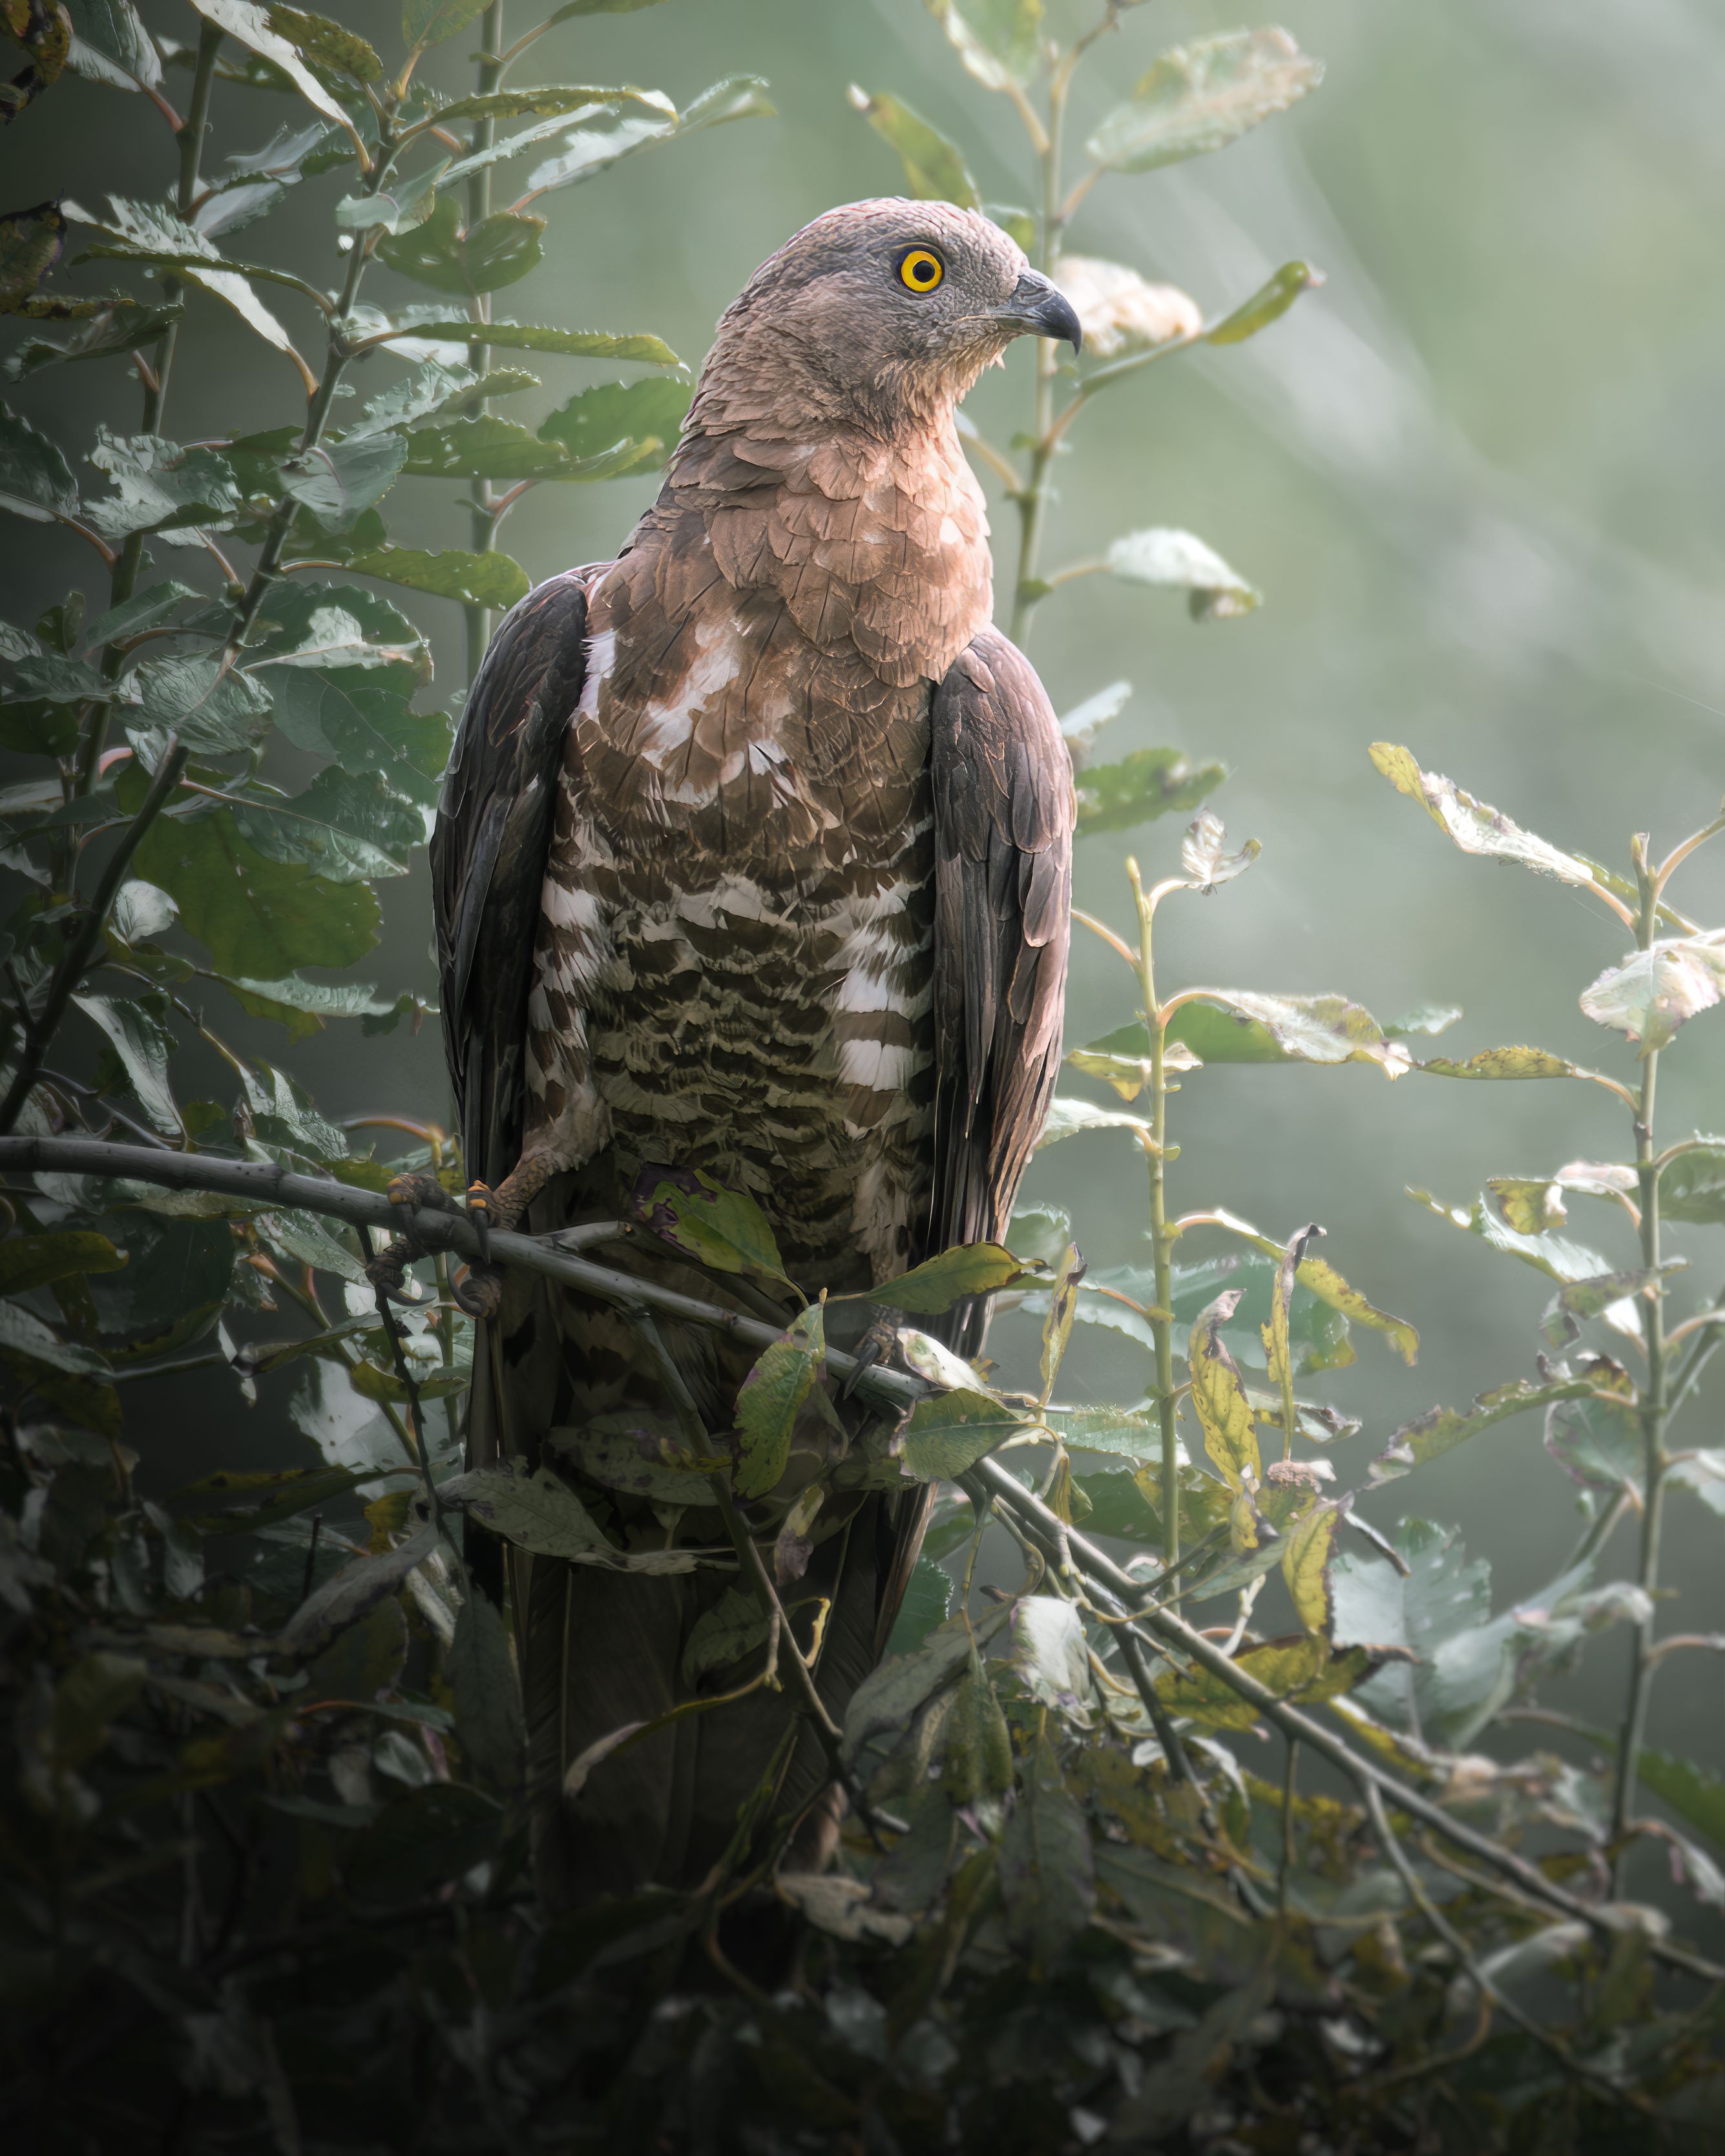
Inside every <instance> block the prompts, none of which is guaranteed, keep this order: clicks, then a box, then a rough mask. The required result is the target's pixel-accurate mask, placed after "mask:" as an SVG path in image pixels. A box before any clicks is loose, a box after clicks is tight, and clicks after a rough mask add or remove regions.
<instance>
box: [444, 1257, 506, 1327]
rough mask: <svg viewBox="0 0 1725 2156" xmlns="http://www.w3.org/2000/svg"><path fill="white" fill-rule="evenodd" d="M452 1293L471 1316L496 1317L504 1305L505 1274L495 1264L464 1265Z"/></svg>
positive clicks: (453, 1283) (451, 1284) (451, 1286)
mask: <svg viewBox="0 0 1725 2156" xmlns="http://www.w3.org/2000/svg"><path fill="white" fill-rule="evenodd" d="M450 1293H451V1295H452V1296H454V1297H455V1299H456V1302H457V1303H458V1304H459V1305H460V1306H461V1308H462V1309H463V1310H465V1311H466V1313H467V1315H468V1317H496V1316H497V1312H499V1311H500V1310H501V1309H502V1306H503V1276H502V1273H501V1272H500V1271H499V1270H497V1267H496V1266H495V1265H463V1266H462V1267H461V1269H460V1270H459V1271H457V1272H456V1274H455V1276H453V1278H452V1279H451V1281H450Z"/></svg>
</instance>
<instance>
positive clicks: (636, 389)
mask: <svg viewBox="0 0 1725 2156" xmlns="http://www.w3.org/2000/svg"><path fill="white" fill-rule="evenodd" d="M689 397H690V391H689V388H688V385H687V383H686V382H674V381H671V380H669V379H667V378H666V377H651V376H650V377H647V378H646V380H644V381H640V382H595V385H594V386H593V388H590V389H583V390H581V391H579V392H578V393H577V394H576V395H574V397H572V398H570V399H569V402H568V403H566V404H564V405H561V406H559V408H558V409H557V410H556V411H555V412H554V413H552V414H551V416H550V418H548V419H547V420H546V421H545V423H543V426H542V427H541V428H540V429H539V434H540V437H541V439H543V440H545V441H548V442H559V443H561V444H562V445H563V447H564V449H567V450H568V452H569V455H570V456H571V457H574V458H576V459H580V460H581V461H582V462H585V461H587V460H588V459H592V458H597V457H600V456H602V455H604V454H605V453H606V452H607V451H610V450H613V449H616V448H617V447H618V445H619V444H621V443H625V442H633V443H634V444H636V445H637V447H638V449H639V450H640V454H639V455H638V456H637V457H636V459H635V460H634V461H632V462H631V463H630V464H628V465H621V466H619V468H618V469H619V472H621V471H624V470H627V471H642V470H647V469H649V468H650V467H651V466H655V465H662V464H663V463H664V462H665V461H666V459H667V458H668V457H669V455H670V454H671V452H672V449H674V448H675V447H676V445H677V435H678V434H679V433H680V431H681V430H682V423H683V419H684V417H685V415H686V414H687V411H688V408H689Z"/></svg>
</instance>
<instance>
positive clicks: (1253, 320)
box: [1203, 262, 1324, 344]
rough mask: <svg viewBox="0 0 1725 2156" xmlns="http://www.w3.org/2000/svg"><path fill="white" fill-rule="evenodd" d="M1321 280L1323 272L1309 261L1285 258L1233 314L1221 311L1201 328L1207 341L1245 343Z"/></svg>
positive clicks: (1267, 326) (1321, 281)
mask: <svg viewBox="0 0 1725 2156" xmlns="http://www.w3.org/2000/svg"><path fill="white" fill-rule="evenodd" d="M1323 281H1324V279H1323V275H1322V272H1321V271H1320V270H1316V269H1313V268H1312V266H1311V264H1310V263H1309V262H1285V263H1284V264H1282V266H1281V268H1280V269H1278V270H1277V272H1276V274H1275V275H1274V277H1272V278H1271V279H1270V280H1269V283H1268V284H1267V285H1260V286H1259V289H1258V290H1257V291H1255V292H1254V294H1253V295H1252V296H1251V298H1250V299H1249V300H1246V301H1245V302H1244V304H1243V305H1240V306H1238V307H1236V308H1235V309H1234V310H1233V313H1232V314H1228V315H1224V316H1223V318H1222V320H1221V321H1219V322H1218V323H1217V324H1216V325H1215V326H1214V327H1213V328H1212V329H1208V330H1206V331H1204V336H1203V341H1204V342H1205V343H1206V344H1244V342H1245V341H1246V339H1247V338H1248V337H1249V336H1257V334H1258V332H1259V330H1262V329H1268V328H1269V325H1270V324H1271V323H1272V322H1274V321H1280V319H1281V317H1282V316H1284V315H1285V314H1286V313H1287V311H1288V310H1289V308H1290V307H1291V306H1292V305H1293V304H1294V302H1295V300H1297V299H1298V298H1299V297H1300V294H1301V293H1302V292H1309V291H1310V290H1313V288H1314V287H1315V286H1316V285H1321V284H1322V283H1323Z"/></svg>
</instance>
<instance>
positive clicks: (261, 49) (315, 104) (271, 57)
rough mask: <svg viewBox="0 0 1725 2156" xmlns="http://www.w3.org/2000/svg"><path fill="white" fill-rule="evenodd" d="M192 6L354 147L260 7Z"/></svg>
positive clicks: (324, 95)
mask: <svg viewBox="0 0 1725 2156" xmlns="http://www.w3.org/2000/svg"><path fill="white" fill-rule="evenodd" d="M192 4H193V7H195V8H197V10H198V13H199V14H200V15H202V16H203V19H204V20H205V22H207V23H214V24H215V26H216V27H217V28H218V29H220V30H224V31H225V32H226V33H227V34H228V35H229V37H230V38H237V39H238V40H239V43H240V44H242V45H244V46H245V47H246V49H248V51H250V52H254V53H255V54H257V55H258V57H259V58H260V59H264V60H267V61H268V62H269V63H270V66H271V67H276V68H280V69H281V72H282V73H283V74H285V75H286V77H287V79H288V80H289V81H290V82H291V84H292V85H293V86H294V88H295V89H296V90H298V92H299V94H300V95H301V97H303V98H304V99H305V100H306V104H307V105H310V106H311V107H312V110H313V111H314V112H321V113H322V115H323V116H324V118H325V119H326V120H333V121H336V122H337V125H338V126H341V127H342V128H344V129H346V131H348V134H350V135H353V140H354V143H355V146H356V147H357V146H358V140H359V138H358V135H357V134H355V133H354V129H353V122H352V121H350V120H349V119H348V115H347V114H346V112H345V111H344V110H342V107H341V105H338V104H337V101H336V100H335V99H334V98H333V97H332V96H331V95H330V93H329V92H328V91H327V90H326V89H325V88H324V86H323V85H322V83H321V82H319V80H317V76H316V75H315V74H312V70H311V69H310V68H308V67H307V66H306V64H305V62H304V61H303V60H302V59H301V58H300V56H299V54H298V53H297V52H296V50H295V49H294V47H293V45H292V44H290V43H289V42H288V40H287V38H285V37H278V36H277V35H276V33H275V31H274V30H273V29H271V28H270V18H269V16H268V15H267V14H266V13H265V11H264V9H263V8H258V7H254V6H252V5H251V0H192ZM379 71H380V72H381V69H380V70H379Z"/></svg>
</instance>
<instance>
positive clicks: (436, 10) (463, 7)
mask: <svg viewBox="0 0 1725 2156" xmlns="http://www.w3.org/2000/svg"><path fill="white" fill-rule="evenodd" d="M485 9H486V0H402V4H401V40H402V43H403V44H404V45H406V46H407V48H408V49H409V51H411V52H419V51H421V50H423V49H424V48H425V46H427V45H440V44H442V43H443V42H444V40H445V38H453V37H455V36H456V35H458V34H459V33H460V32H461V31H462V30H465V29H466V28H467V25H468V24H469V23H476V22H477V21H478V20H479V18H480V17H481V15H482V14H483V13H485Z"/></svg>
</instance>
